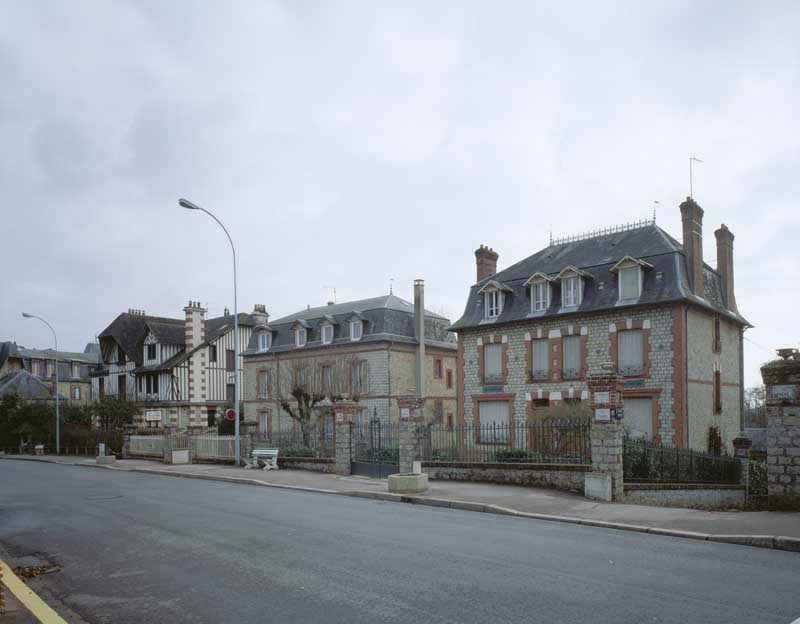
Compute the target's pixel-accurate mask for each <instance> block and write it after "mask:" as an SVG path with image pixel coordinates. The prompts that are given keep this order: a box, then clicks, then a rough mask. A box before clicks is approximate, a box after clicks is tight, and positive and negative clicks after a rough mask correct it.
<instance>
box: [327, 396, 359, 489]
mask: <svg viewBox="0 0 800 624" xmlns="http://www.w3.org/2000/svg"><path fill="white" fill-rule="evenodd" d="M357 409H358V406H357V404H356V403H354V402H353V401H337V402H336V403H335V404H334V406H333V413H334V414H335V415H336V464H335V472H336V474H338V475H343V476H349V475H350V473H351V469H350V462H351V448H350V447H351V444H352V436H351V435H350V434H351V431H352V428H353V416H354V415H355V413H356V410H357Z"/></svg>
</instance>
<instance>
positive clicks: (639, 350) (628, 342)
mask: <svg viewBox="0 0 800 624" xmlns="http://www.w3.org/2000/svg"><path fill="white" fill-rule="evenodd" d="M617 340H619V370H620V373H622V374H623V375H640V374H641V373H642V372H643V369H644V346H643V344H644V343H643V340H642V330H641V329H629V330H626V331H621V332H619V334H618V335H617Z"/></svg>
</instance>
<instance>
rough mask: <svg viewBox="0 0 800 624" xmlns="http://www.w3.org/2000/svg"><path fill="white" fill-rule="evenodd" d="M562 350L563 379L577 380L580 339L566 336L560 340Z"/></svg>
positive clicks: (579, 363)
mask: <svg viewBox="0 0 800 624" xmlns="http://www.w3.org/2000/svg"><path fill="white" fill-rule="evenodd" d="M562 348H563V350H564V370H563V373H564V379H577V378H578V377H580V376H581V337H580V336H566V337H565V338H564V339H563V340H562Z"/></svg>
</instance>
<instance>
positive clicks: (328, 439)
mask: <svg viewBox="0 0 800 624" xmlns="http://www.w3.org/2000/svg"><path fill="white" fill-rule="evenodd" d="M255 442H256V443H257V444H269V445H270V446H272V447H274V448H276V449H278V450H279V451H280V453H279V455H278V456H279V457H311V458H317V459H321V458H329V457H336V435H335V432H334V430H333V429H332V428H331V429H329V430H320V429H319V428H312V429H311V430H310V431H307V432H306V434H305V435H303V432H302V431H300V430H297V431H294V430H288V431H269V432H259V433H258V434H257V435H256V437H255Z"/></svg>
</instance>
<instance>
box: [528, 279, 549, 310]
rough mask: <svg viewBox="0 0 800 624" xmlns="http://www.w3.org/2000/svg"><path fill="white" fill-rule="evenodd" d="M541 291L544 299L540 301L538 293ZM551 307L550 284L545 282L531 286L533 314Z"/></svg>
mask: <svg viewBox="0 0 800 624" xmlns="http://www.w3.org/2000/svg"><path fill="white" fill-rule="evenodd" d="M539 289H541V294H542V295H543V296H544V298H543V299H539V298H538V295H537V291H538V290H539ZM549 307H550V284H548V283H547V282H545V281H541V282H534V283H533V284H531V312H543V311H544V310H546V309H547V308H549Z"/></svg>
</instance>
